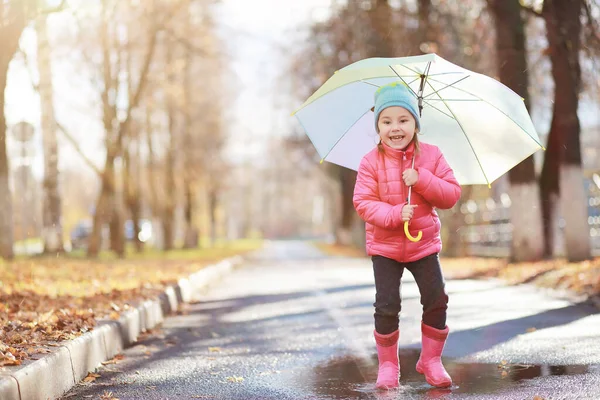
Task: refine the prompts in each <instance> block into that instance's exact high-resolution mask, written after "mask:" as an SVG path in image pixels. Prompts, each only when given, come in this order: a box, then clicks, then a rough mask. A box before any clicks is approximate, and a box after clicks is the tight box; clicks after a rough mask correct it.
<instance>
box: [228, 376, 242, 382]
mask: <svg viewBox="0 0 600 400" xmlns="http://www.w3.org/2000/svg"><path fill="white" fill-rule="evenodd" d="M227 382H233V383H240V382H244V378H242V377H241V376H228V377H227Z"/></svg>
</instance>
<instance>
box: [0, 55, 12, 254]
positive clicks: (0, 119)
mask: <svg viewBox="0 0 600 400" xmlns="http://www.w3.org/2000/svg"><path fill="white" fill-rule="evenodd" d="M11 58H12V56H11ZM9 62H10V58H8V57H7V55H6V54H0V257H2V258H4V259H6V260H11V259H12V258H13V257H14V252H13V241H14V237H13V229H14V228H13V213H12V210H13V206H12V192H11V190H10V185H9V175H10V167H9V165H8V155H7V154H6V120H5V118H4V91H5V88H6V75H7V73H8V63H9Z"/></svg>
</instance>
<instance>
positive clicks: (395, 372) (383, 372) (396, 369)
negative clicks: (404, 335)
mask: <svg viewBox="0 0 600 400" xmlns="http://www.w3.org/2000/svg"><path fill="white" fill-rule="evenodd" d="M373 333H374V335H375V342H376V343H377V357H378V359H379V371H378V372H377V383H376V384H375V387H377V389H386V390H387V389H392V388H395V387H398V379H399V378H400V365H399V364H398V337H399V336H400V332H399V331H398V330H395V331H394V332H392V333H390V334H387V335H381V334H379V333H377V331H374V332H373Z"/></svg>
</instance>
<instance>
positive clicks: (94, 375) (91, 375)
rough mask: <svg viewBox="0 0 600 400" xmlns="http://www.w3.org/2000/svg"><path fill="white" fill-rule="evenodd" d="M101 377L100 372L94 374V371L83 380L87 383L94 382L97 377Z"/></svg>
mask: <svg viewBox="0 0 600 400" xmlns="http://www.w3.org/2000/svg"><path fill="white" fill-rule="evenodd" d="M98 378H100V375H98V374H94V373H91V372H90V373H88V374H87V376H86V377H85V378H83V382H85V383H92V382H94V381H95V380H96V379H98Z"/></svg>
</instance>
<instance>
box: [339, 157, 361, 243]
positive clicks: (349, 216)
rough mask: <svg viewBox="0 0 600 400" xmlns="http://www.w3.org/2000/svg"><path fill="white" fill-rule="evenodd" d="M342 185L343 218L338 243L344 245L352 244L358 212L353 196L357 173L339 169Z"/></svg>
mask: <svg viewBox="0 0 600 400" xmlns="http://www.w3.org/2000/svg"><path fill="white" fill-rule="evenodd" d="M339 172H340V177H339V179H340V184H341V191H342V196H341V201H342V217H341V220H340V226H339V229H338V232H337V235H336V241H337V242H338V243H339V244H342V245H350V244H352V228H353V225H354V218H356V215H357V214H356V211H355V210H354V203H353V200H352V199H353V196H354V185H356V171H352V170H350V169H347V168H341V167H340V168H339Z"/></svg>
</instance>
